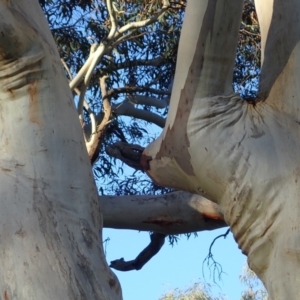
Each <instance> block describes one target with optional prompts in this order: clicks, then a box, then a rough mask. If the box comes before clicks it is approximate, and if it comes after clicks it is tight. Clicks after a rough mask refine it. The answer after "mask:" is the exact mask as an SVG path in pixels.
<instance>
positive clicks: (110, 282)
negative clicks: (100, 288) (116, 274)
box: [108, 278, 116, 288]
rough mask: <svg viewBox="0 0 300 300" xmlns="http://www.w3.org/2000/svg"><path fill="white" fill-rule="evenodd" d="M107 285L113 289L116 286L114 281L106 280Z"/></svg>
mask: <svg viewBox="0 0 300 300" xmlns="http://www.w3.org/2000/svg"><path fill="white" fill-rule="evenodd" d="M108 284H109V286H110V287H111V288H113V287H114V286H115V285H116V281H115V280H114V279H112V278H110V279H109V280H108Z"/></svg>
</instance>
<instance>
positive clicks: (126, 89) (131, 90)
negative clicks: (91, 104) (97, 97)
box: [107, 86, 171, 97]
mask: <svg viewBox="0 0 300 300" xmlns="http://www.w3.org/2000/svg"><path fill="white" fill-rule="evenodd" d="M136 92H141V93H145V92H149V93H153V94H156V95H167V96H170V94H171V93H170V92H169V91H162V90H157V89H153V88H149V87H145V86H144V87H140V86H124V87H120V88H114V89H111V90H109V91H108V92H107V95H108V97H116V96H117V95H119V94H125V93H126V94H132V93H136Z"/></svg>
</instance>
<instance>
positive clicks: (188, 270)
mask: <svg viewBox="0 0 300 300" xmlns="http://www.w3.org/2000/svg"><path fill="white" fill-rule="evenodd" d="M225 232H226V228H223V229H219V230H215V231H205V232H199V233H198V237H196V238H195V237H193V236H191V237H190V239H189V240H187V238H186V237H185V236H181V238H180V240H179V242H178V243H177V244H175V245H174V246H173V247H172V246H171V245H169V244H168V241H167V240H166V243H165V245H164V246H163V248H162V249H161V251H160V252H159V253H158V254H157V255H156V256H155V257H153V258H152V260H150V261H149V262H148V263H147V264H146V265H145V266H144V267H143V268H142V269H141V270H139V271H130V272H119V271H115V273H116V275H117V276H118V278H119V280H120V282H121V285H122V290H123V298H124V300H158V299H159V298H160V297H161V296H162V295H163V294H164V293H166V292H168V291H170V290H173V289H176V288H179V289H186V288H188V287H190V286H191V285H192V284H193V283H196V282H200V281H201V282H207V283H208V284H211V285H214V283H213V278H212V277H211V276H210V274H209V273H210V272H209V269H208V267H206V266H205V267H204V271H205V279H204V278H203V273H202V265H203V260H204V259H205V257H206V256H207V254H208V249H209V246H210V243H211V242H212V240H213V239H214V238H215V237H216V236H218V235H220V234H224V233H225ZM108 237H109V238H110V241H109V242H108V244H107V245H106V257H107V260H108V262H110V261H111V260H115V259H119V258H121V257H123V258H124V259H125V260H131V259H134V258H135V257H136V255H137V254H138V253H140V251H141V250H143V249H144V247H145V246H147V245H148V243H149V241H150V239H149V233H147V232H137V231H130V230H113V229H104V231H103V239H104V240H105V239H106V238H108ZM213 253H214V257H215V259H216V260H217V261H218V262H219V263H220V264H221V265H222V267H223V271H224V272H225V273H224V274H222V279H221V281H217V284H218V285H219V286H217V285H214V286H213V287H212V291H213V292H214V294H215V295H218V294H225V295H226V296H227V299H229V300H239V299H240V295H241V291H242V290H243V287H242V285H241V283H240V281H239V275H240V274H241V272H242V268H243V266H244V265H245V264H246V257H245V256H244V255H243V254H242V253H241V251H240V250H239V249H238V247H237V244H236V243H235V241H234V239H233V237H232V235H231V234H230V235H229V236H228V237H227V238H226V239H224V238H221V239H219V240H218V241H217V242H216V243H215V245H214V247H213Z"/></svg>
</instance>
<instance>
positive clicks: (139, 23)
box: [115, 0, 170, 38]
mask: <svg viewBox="0 0 300 300" xmlns="http://www.w3.org/2000/svg"><path fill="white" fill-rule="evenodd" d="M162 2H163V7H162V8H161V10H160V11H159V12H157V13H155V14H153V15H152V16H151V17H150V18H149V19H146V20H142V21H137V22H133V23H129V24H127V25H124V26H123V27H122V28H120V29H119V30H118V31H117V34H116V36H115V38H118V37H119V36H120V35H122V34H123V33H124V32H126V31H128V30H131V29H136V28H142V27H146V26H148V25H151V24H153V23H155V22H156V21H157V20H158V18H159V17H160V16H161V15H162V14H163V13H164V12H165V11H166V10H167V9H168V8H169V7H170V2H169V0H163V1H162Z"/></svg>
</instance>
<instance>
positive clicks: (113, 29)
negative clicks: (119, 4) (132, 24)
mask: <svg viewBox="0 0 300 300" xmlns="http://www.w3.org/2000/svg"><path fill="white" fill-rule="evenodd" d="M106 6H107V10H108V13H109V19H110V23H111V28H110V32H109V34H108V36H107V40H111V39H113V38H114V36H115V33H116V31H117V21H116V17H115V12H114V9H113V6H112V0H106Z"/></svg>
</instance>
